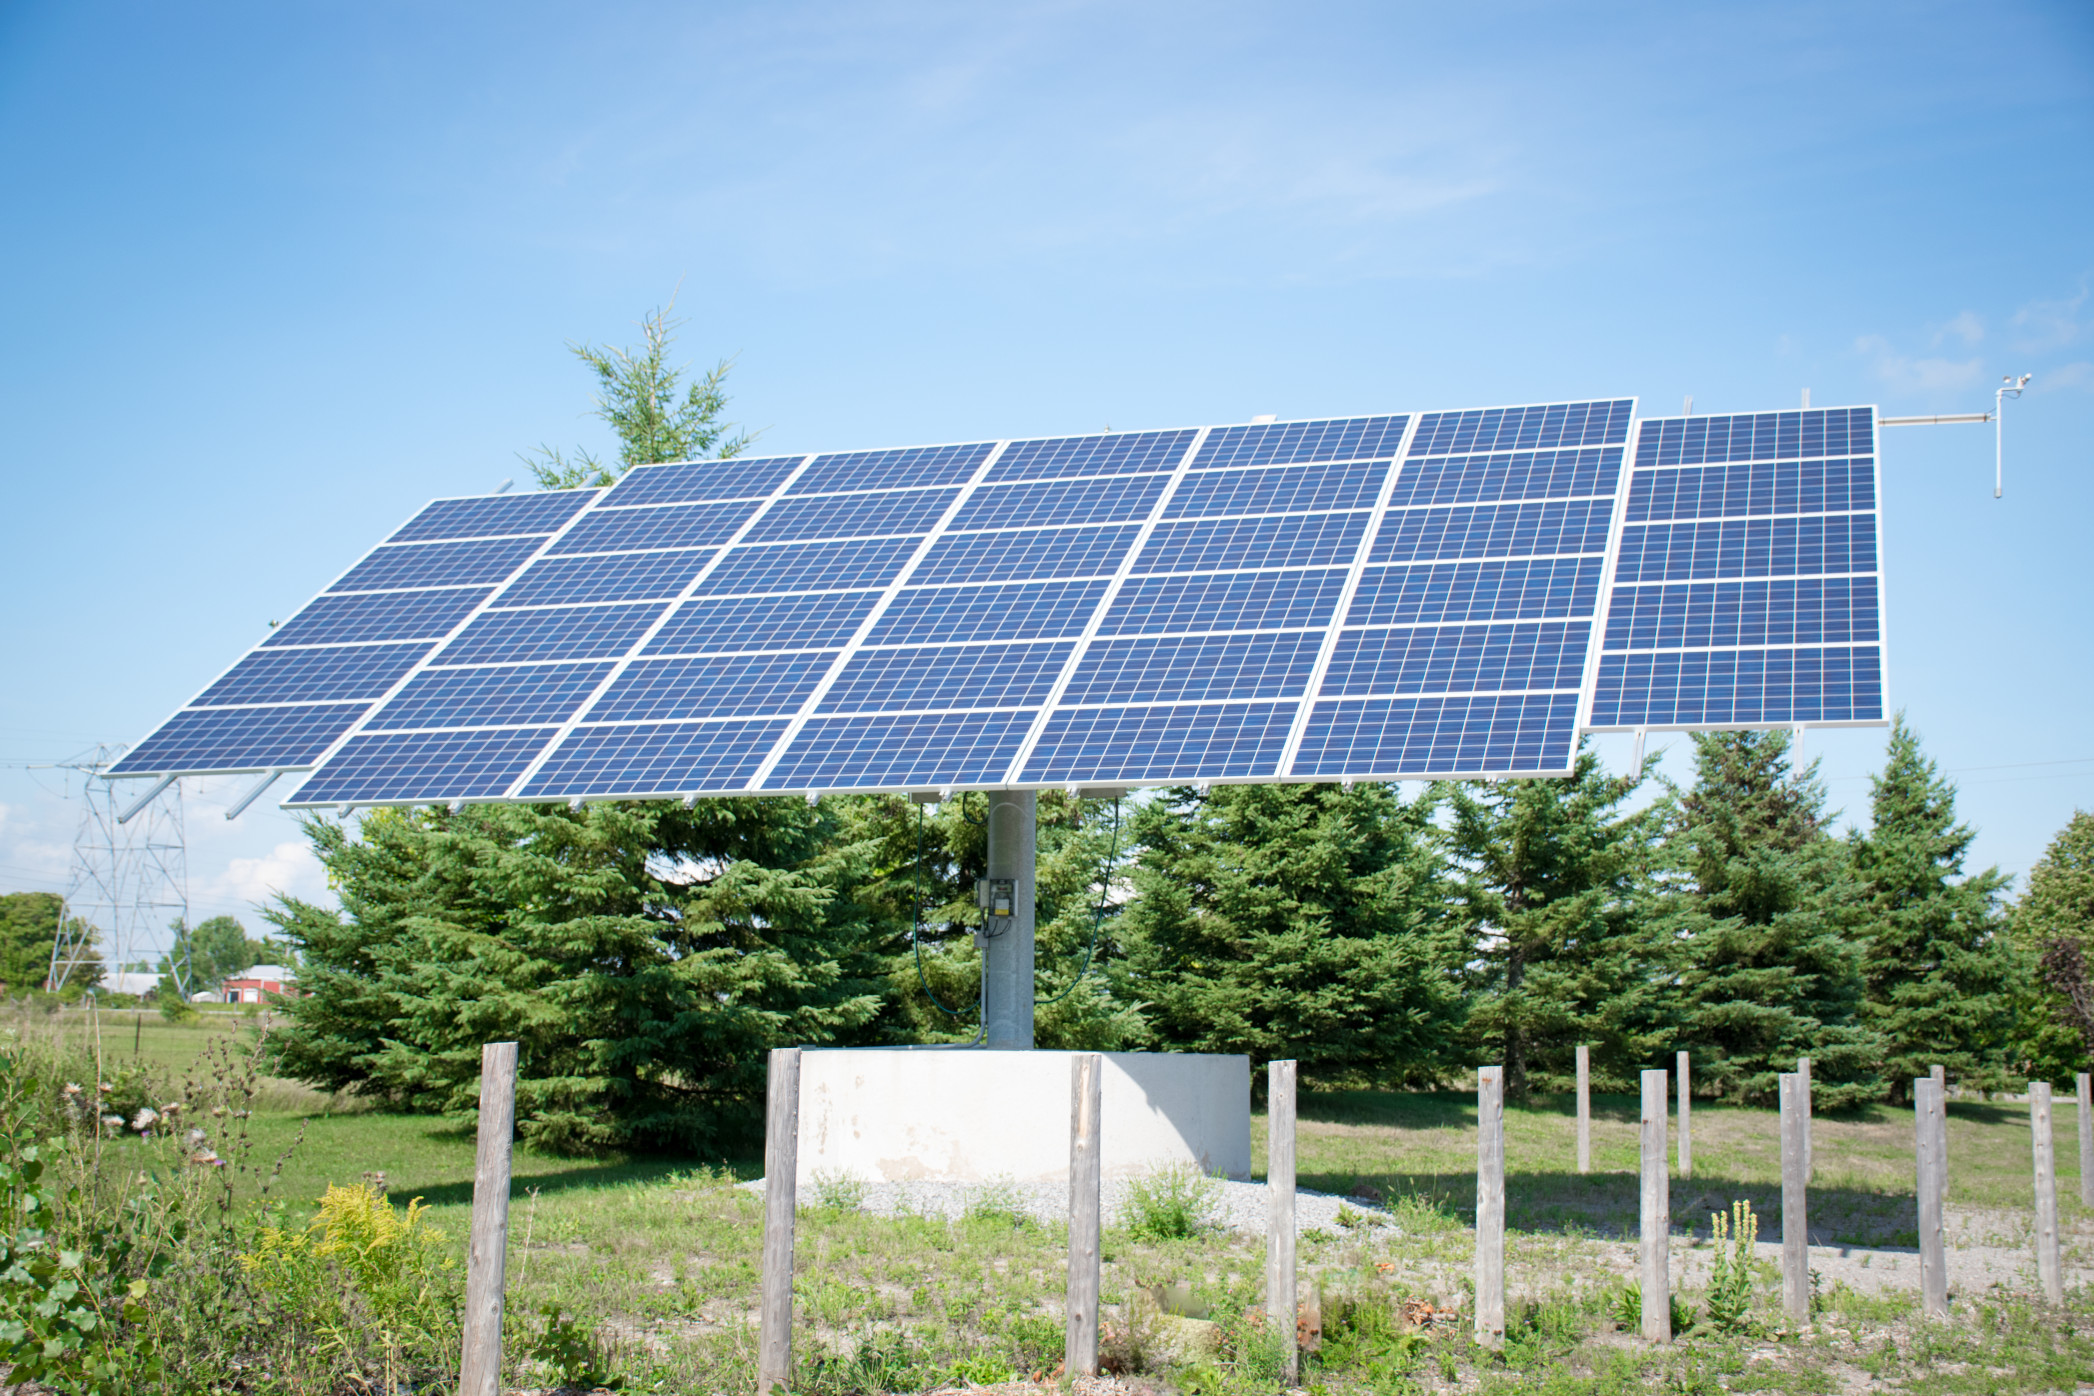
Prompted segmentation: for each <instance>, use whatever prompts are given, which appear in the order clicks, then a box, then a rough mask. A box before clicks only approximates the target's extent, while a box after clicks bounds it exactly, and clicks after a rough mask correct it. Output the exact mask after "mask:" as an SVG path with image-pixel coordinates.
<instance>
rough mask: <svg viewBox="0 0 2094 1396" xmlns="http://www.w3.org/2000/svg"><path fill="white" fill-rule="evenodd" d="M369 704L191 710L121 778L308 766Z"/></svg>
mask: <svg viewBox="0 0 2094 1396" xmlns="http://www.w3.org/2000/svg"><path fill="white" fill-rule="evenodd" d="M370 706H371V705H370V704H369V703H302V704H290V705H284V706H277V707H267V708H185V709H184V710H183V711H181V712H178V713H176V714H175V715H174V716H173V717H171V718H169V719H168V720H167V721H166V722H164V723H162V724H161V725H160V727H159V729H158V730H157V731H155V732H154V733H153V734H152V735H151V736H150V737H147V738H146V739H145V740H144V741H142V742H140V743H139V744H138V745H137V746H136V747H134V748H132V749H131V750H130V751H129V752H128V753H126V754H125V756H124V758H123V759H122V760H120V761H118V762H117V763H116V765H115V766H113V767H112V768H111V772H112V774H115V775H158V774H160V773H162V772H166V771H260V770H268V769H270V768H272V767H279V766H302V765H305V764H306V763H308V762H310V761H312V760H313V759H314V758H316V757H318V756H319V755H320V753H321V752H323V751H325V750H327V748H328V747H329V746H330V745H331V744H332V743H333V742H334V740H335V738H337V737H339V736H341V735H342V733H344V732H346V731H348V730H349V726H350V724H351V723H353V722H355V721H356V720H357V719H358V718H360V717H362V716H363V715H364V713H365V712H366V711H368V710H369V708H370Z"/></svg>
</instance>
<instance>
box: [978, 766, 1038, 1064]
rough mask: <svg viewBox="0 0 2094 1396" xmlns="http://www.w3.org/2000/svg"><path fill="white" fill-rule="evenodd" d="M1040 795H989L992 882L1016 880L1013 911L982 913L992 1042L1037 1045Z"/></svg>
mask: <svg viewBox="0 0 2094 1396" xmlns="http://www.w3.org/2000/svg"><path fill="white" fill-rule="evenodd" d="M1039 798H1040V797H1039V794H1038V792H1037V791H1032V790H997V791H993V792H991V794H990V796H989V816H988V818H989V831H988V832H989V840H988V842H989V881H990V882H991V883H996V882H1005V881H1007V882H1010V883H1012V884H1013V886H1012V889H1011V892H1012V895H1011V905H1010V912H1011V914H1010V915H1009V916H991V915H988V914H987V913H986V911H985V913H984V915H983V916H982V1027H983V1031H984V1037H985V1040H986V1043H987V1045H988V1046H990V1047H993V1048H1002V1049H1004V1050H1009V1051H1028V1050H1030V1049H1031V1047H1032V1045H1033V957H1034V937H1035V934H1036V927H1035V923H1034V917H1033V898H1034V887H1035V883H1034V871H1035V861H1036V853H1037V850H1036V848H1035V843H1036V841H1037V838H1038V834H1039Z"/></svg>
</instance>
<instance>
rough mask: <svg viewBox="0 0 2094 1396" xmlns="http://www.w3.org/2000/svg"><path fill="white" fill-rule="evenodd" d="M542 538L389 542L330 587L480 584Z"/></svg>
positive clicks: (501, 573)
mask: <svg viewBox="0 0 2094 1396" xmlns="http://www.w3.org/2000/svg"><path fill="white" fill-rule="evenodd" d="M544 544H545V540H544V539H543V538H491V539H485V540H482V541H479V542H472V543H388V544H385V545H383V546H381V547H378V548H375V549H373V550H372V552H371V555H370V556H369V557H367V558H365V559H364V560H363V561H362V562H359V563H358V564H356V566H354V567H352V568H350V569H349V571H348V572H347V573H346V574H345V575H344V576H343V577H342V579H341V580H340V581H338V582H336V583H335V584H334V585H333V586H331V587H329V588H328V590H329V591H333V592H348V591H399V590H404V589H406V588H408V587H444V586H453V587H457V586H482V585H485V584H486V583H489V582H499V581H501V580H503V579H504V578H506V577H507V576H508V575H509V574H510V573H511V572H514V571H515V570H516V567H517V564H518V563H520V562H522V561H523V560H524V559H525V558H527V557H529V556H530V555H531V554H532V553H535V552H537V551H538V549H539V548H541V547H543V546H544Z"/></svg>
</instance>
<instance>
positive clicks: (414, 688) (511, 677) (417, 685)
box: [364, 663, 611, 732]
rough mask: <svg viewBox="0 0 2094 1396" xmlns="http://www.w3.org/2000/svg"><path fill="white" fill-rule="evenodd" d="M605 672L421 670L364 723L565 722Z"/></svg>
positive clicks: (600, 666) (384, 728)
mask: <svg viewBox="0 0 2094 1396" xmlns="http://www.w3.org/2000/svg"><path fill="white" fill-rule="evenodd" d="M610 672H611V665H610V664H609V663H594V664H571V663H570V664H528V665H490V666H483V667H476V668H470V669H424V670H423V671H422V672H421V673H419V674H416V675H415V676H414V677H413V678H412V679H410V680H408V682H407V684H406V686H405V687H403V688H402V689H401V690H400V692H399V693H398V694H397V695H396V696H395V697H394V698H393V700H392V701H391V702H389V703H387V704H386V705H385V706H384V707H382V708H380V709H379V710H378V711H377V712H375V713H373V714H372V715H371V720H370V721H369V722H367V723H366V724H364V727H365V730H366V731H372V732H391V731H401V730H407V729H413V728H423V727H516V726H524V725H533V726H535V725H542V724H544V723H549V722H565V721H566V720H567V719H568V718H570V717H573V716H574V714H575V712H576V711H577V710H578V709H579V708H580V707H581V706H582V704H583V703H584V702H585V701H587V700H588V697H589V695H590V694H591V693H594V692H595V691H596V686H597V684H599V683H601V682H603V679H604V676H605V675H607V674H609V673H610Z"/></svg>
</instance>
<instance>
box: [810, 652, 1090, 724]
mask: <svg viewBox="0 0 2094 1396" xmlns="http://www.w3.org/2000/svg"><path fill="white" fill-rule="evenodd" d="M1071 648H1072V646H1071V645H1070V644H1069V643H1068V642H1067V641H1041V642H1035V643H1031V644H998V645H953V646H938V647H935V648H910V649H885V650H875V649H862V650H859V651H858V652H857V653H856V654H854V655H853V656H852V657H851V660H850V662H849V663H848V664H847V665H845V666H844V669H843V672H842V673H841V674H839V675H838V676H837V679H836V682H835V683H834V684H833V685H832V686H831V687H830V689H829V691H828V693H827V694H825V695H824V696H823V698H822V703H821V708H820V711H822V712H824V713H850V712H902V711H908V710H911V709H928V708H1015V707H1025V706H1037V705H1038V704H1039V703H1041V702H1042V701H1044V700H1045V699H1046V697H1047V692H1048V690H1049V689H1050V688H1052V687H1053V686H1054V681H1055V679H1056V678H1058V677H1059V676H1060V674H1061V670H1062V665H1063V663H1064V662H1065V661H1066V660H1067V659H1068V657H1069V652H1070V650H1071Z"/></svg>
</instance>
